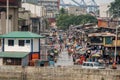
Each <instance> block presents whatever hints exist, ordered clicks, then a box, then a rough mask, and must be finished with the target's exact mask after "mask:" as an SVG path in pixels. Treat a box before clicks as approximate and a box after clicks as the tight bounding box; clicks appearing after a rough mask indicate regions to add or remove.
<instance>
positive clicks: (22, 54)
mask: <svg viewBox="0 0 120 80" xmlns="http://www.w3.org/2000/svg"><path fill="white" fill-rule="evenodd" d="M28 54H29V53H27V52H0V57H1V58H24V57H25V56H27V55H28Z"/></svg>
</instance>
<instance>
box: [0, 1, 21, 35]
mask: <svg viewBox="0 0 120 80" xmlns="http://www.w3.org/2000/svg"><path fill="white" fill-rule="evenodd" d="M6 1H7V0H0V34H5V33H8V32H12V31H17V30H18V8H19V7H20V6H21V0H9V6H8V7H7V5H6V3H7V2H6ZM7 12H8V14H7ZM7 17H8V18H7Z"/></svg>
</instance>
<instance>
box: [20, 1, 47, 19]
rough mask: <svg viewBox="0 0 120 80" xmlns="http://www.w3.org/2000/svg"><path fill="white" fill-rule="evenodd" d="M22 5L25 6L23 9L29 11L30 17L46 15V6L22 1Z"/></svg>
mask: <svg viewBox="0 0 120 80" xmlns="http://www.w3.org/2000/svg"><path fill="white" fill-rule="evenodd" d="M22 7H23V8H25V10H29V11H31V17H43V16H46V8H45V7H44V6H39V5H35V4H30V3H22Z"/></svg>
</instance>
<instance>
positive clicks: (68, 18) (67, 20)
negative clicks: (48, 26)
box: [57, 14, 97, 30]
mask: <svg viewBox="0 0 120 80" xmlns="http://www.w3.org/2000/svg"><path fill="white" fill-rule="evenodd" d="M86 23H97V19H96V18H95V17H94V16H91V15H89V14H86V15H79V16H75V15H68V14H60V15H59V17H58V18H57V26H58V28H60V29H64V30H65V29H68V28H69V26H70V25H80V24H82V25H84V24H86Z"/></svg>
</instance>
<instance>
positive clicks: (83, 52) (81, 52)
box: [76, 50, 86, 54]
mask: <svg viewBox="0 0 120 80" xmlns="http://www.w3.org/2000/svg"><path fill="white" fill-rule="evenodd" d="M76 53H78V54H85V53H86V51H81V50H79V51H76Z"/></svg>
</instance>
